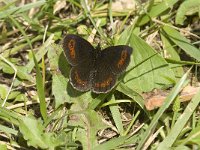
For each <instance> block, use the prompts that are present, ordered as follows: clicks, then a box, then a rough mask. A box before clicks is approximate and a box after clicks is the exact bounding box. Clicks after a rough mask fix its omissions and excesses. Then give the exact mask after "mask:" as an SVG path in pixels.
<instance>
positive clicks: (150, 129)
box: [136, 70, 190, 150]
mask: <svg viewBox="0 0 200 150" xmlns="http://www.w3.org/2000/svg"><path fill="white" fill-rule="evenodd" d="M189 71H190V70H189ZM189 71H188V72H187V73H185V74H184V75H183V77H182V78H181V79H180V80H179V82H178V83H177V84H176V85H175V87H174V88H173V89H172V90H171V92H170V93H169V95H168V96H167V98H166V99H165V102H164V104H163V105H162V106H161V108H160V109H159V110H158V112H157V113H156V114H155V116H154V117H153V120H152V121H151V123H150V125H149V127H148V129H147V130H146V131H145V133H144V134H143V135H142V137H141V141H140V142H139V145H138V147H137V149H136V150H140V149H142V147H143V145H144V144H145V142H146V140H147V139H148V137H149V136H150V134H151V133H152V132H153V130H154V128H155V126H156V124H157V123H158V120H159V119H160V117H161V116H162V115H163V113H164V112H165V110H166V109H167V108H168V107H169V105H170V104H171V103H172V102H173V100H174V99H175V98H176V96H177V95H178V93H179V92H180V90H181V88H182V86H183V85H184V83H185V81H186V79H187V76H188V74H189Z"/></svg>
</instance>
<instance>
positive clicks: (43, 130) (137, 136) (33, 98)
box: [0, 0, 200, 150]
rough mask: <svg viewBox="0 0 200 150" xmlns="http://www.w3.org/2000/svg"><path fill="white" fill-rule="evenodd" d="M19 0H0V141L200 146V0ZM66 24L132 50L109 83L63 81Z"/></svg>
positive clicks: (19, 145)
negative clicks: (94, 89)
mask: <svg viewBox="0 0 200 150" xmlns="http://www.w3.org/2000/svg"><path fill="white" fill-rule="evenodd" d="M25 2H26V1H21V0H16V1H5V0H2V1H1V2H0V6H1V7H0V29H1V35H0V50H1V54H0V66H1V67H0V83H1V84H0V99H1V101H0V104H1V107H0V119H1V121H0V131H1V134H0V139H1V140H0V149H95V150H96V149H99V150H102V149H105V150H109V149H137V150H140V149H143V150H145V149H162V150H163V149H194V148H196V149H199V147H200V144H199V143H200V142H199V136H200V134H199V131H200V129H199V128H200V122H199V118H200V117H199V107H198V104H199V101H200V92H199V90H197V92H196V93H195V94H194V95H193V96H192V99H190V101H187V102H181V101H182V100H181V99H180V95H181V94H182V93H181V91H182V89H184V88H185V87H188V86H189V85H190V86H192V87H193V88H198V84H199V81H198V80H199V77H198V76H199V60H200V49H199V39H200V37H199V35H198V32H196V31H198V30H199V27H198V25H196V24H198V23H199V1H198V0H187V1H183V2H182V1H177V0H164V1H156V0H155V1H147V2H143V3H141V2H140V1H129V0H126V1H123V2H121V1H116V2H115V1H112V0H109V1H86V0H81V1H75V0H67V1H65V0H63V1H56V0H47V1H44V0H38V1H33V2H30V3H29V2H26V3H25ZM68 33H71V34H77V35H79V36H81V37H83V38H85V39H88V41H90V42H91V43H92V45H93V46H97V45H98V44H100V45H101V48H102V49H103V48H106V47H108V46H111V45H120V44H122V45H129V46H131V47H132V48H133V49H134V51H133V53H132V56H131V62H130V64H129V66H128V68H127V70H126V72H125V73H124V74H122V75H121V76H120V77H119V80H118V82H117V84H116V86H115V88H114V89H113V90H112V91H111V92H109V93H106V94H94V93H91V92H90V91H88V92H79V91H76V90H75V89H73V87H72V86H71V85H70V83H69V79H68V78H69V71H70V65H69V64H68V62H67V60H66V58H65V56H64V55H63V50H62V48H61V43H62V39H63V37H64V35H66V34H68ZM187 94H191V92H189V91H188V93H187ZM163 95H164V97H165V100H164V103H162V104H161V105H160V106H159V107H158V105H155V104H154V102H155V101H152V103H151V105H152V106H151V108H153V109H154V110H149V109H148V107H147V101H148V100H149V99H150V97H151V96H158V97H159V96H163ZM182 97H183V96H182ZM183 101H184V100H183ZM154 105H155V106H154Z"/></svg>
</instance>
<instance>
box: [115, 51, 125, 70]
mask: <svg viewBox="0 0 200 150" xmlns="http://www.w3.org/2000/svg"><path fill="white" fill-rule="evenodd" d="M127 56H128V54H127V51H126V50H123V51H122V53H121V57H120V60H119V61H118V63H117V67H118V68H121V67H122V66H123V65H124V63H125V61H126V58H127Z"/></svg>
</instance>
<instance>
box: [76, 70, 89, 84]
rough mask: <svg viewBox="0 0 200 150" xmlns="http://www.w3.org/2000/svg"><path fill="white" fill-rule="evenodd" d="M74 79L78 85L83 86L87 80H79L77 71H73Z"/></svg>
mask: <svg viewBox="0 0 200 150" xmlns="http://www.w3.org/2000/svg"><path fill="white" fill-rule="evenodd" d="M74 79H75V80H76V82H77V83H78V84H79V85H82V86H84V85H86V84H87V81H83V80H81V78H80V76H79V74H78V72H77V71H75V77H74Z"/></svg>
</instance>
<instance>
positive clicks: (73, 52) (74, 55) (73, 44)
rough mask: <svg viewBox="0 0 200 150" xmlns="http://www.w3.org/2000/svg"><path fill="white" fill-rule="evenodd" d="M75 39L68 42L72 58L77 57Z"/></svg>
mask: <svg viewBox="0 0 200 150" xmlns="http://www.w3.org/2000/svg"><path fill="white" fill-rule="evenodd" d="M75 43H76V42H75V40H70V41H69V43H68V48H69V54H70V56H71V58H73V59H74V58H75V57H76V54H75Z"/></svg>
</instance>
